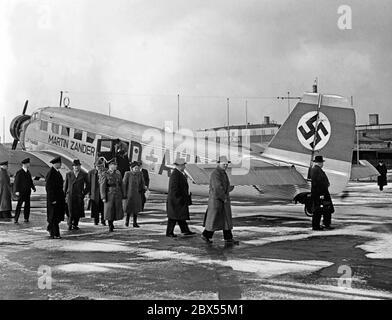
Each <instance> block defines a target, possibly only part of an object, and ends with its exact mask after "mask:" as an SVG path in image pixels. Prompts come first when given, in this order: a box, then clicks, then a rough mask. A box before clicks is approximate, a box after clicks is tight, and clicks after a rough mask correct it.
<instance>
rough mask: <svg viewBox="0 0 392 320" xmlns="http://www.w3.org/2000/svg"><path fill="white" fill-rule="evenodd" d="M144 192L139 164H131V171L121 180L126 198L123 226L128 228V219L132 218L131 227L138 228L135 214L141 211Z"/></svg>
mask: <svg viewBox="0 0 392 320" xmlns="http://www.w3.org/2000/svg"><path fill="white" fill-rule="evenodd" d="M143 191H145V185H144V179H143V176H142V174H141V172H140V167H139V162H136V161H134V162H132V164H131V171H127V172H125V175H124V178H123V195H124V198H126V206H125V212H126V214H127V216H126V218H125V226H127V227H128V226H129V219H130V217H131V215H132V216H133V227H134V228H139V225H138V224H137V214H138V213H139V212H140V211H142V194H143Z"/></svg>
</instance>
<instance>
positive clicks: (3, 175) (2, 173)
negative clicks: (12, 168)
mask: <svg viewBox="0 0 392 320" xmlns="http://www.w3.org/2000/svg"><path fill="white" fill-rule="evenodd" d="M11 211H12V201H11V180H10V176H9V174H8V161H1V162H0V219H5V220H6V221H10V220H11V218H12V215H11Z"/></svg>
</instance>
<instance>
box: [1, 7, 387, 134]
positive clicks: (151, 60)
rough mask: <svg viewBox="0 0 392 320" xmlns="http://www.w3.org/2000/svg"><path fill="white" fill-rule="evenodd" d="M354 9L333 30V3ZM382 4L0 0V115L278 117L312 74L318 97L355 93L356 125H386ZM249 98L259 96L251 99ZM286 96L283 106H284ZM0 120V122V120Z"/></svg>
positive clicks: (147, 120) (207, 120)
mask: <svg viewBox="0 0 392 320" xmlns="http://www.w3.org/2000/svg"><path fill="white" fill-rule="evenodd" d="M342 4H347V5H349V6H350V7H351V9H352V29H351V30H340V29H339V28H338V26H337V21H338V19H339V17H340V15H339V14H338V7H339V6H340V5H342ZM391 31H392V1H390V0H377V1H366V0H358V1H352V0H351V1H346V0H345V1H335V0H322V1H321V0H317V1H314V0H298V1H290V0H279V1H277V0H274V1H268V0H257V1H253V0H241V1H239V0H236V1H231V0H219V1H218V0H209V1H207V0H206V1H196V0H186V1H185V0H159V1H158V0H155V1H152V0H141V1H136V0H134V1H131V0H111V1H103V0H101V1H99V0H91V1H90V0H55V1H53V0H36V1H33V0H29V1H21V0H0V110H1V118H3V116H5V118H6V134H7V140H10V135H9V129H8V126H9V122H10V121H11V120H12V118H13V117H14V116H16V115H17V114H18V113H20V112H21V111H22V107H23V103H24V101H25V100H26V99H29V101H30V104H29V108H28V111H27V112H28V113H29V112H31V111H32V110H33V109H35V108H37V107H42V106H49V105H50V106H57V105H58V103H59V92H60V90H68V91H69V97H70V101H71V104H70V106H71V107H74V108H83V109H87V110H91V111H97V112H102V113H108V105H109V103H110V104H111V111H112V115H113V116H118V117H120V118H125V119H129V120H133V121H137V122H141V123H144V124H149V125H154V126H158V127H162V126H163V123H164V121H165V120H173V121H175V123H176V119H177V94H180V105H181V125H182V126H186V127H189V128H192V129H197V128H206V127H212V126H220V125H224V124H225V123H226V97H230V98H231V99H230V123H232V124H239V123H244V122H245V112H244V111H245V98H241V97H253V98H252V99H251V98H249V99H248V119H249V121H250V122H252V123H256V122H260V121H261V120H262V119H263V116H265V115H269V116H271V118H272V119H274V120H276V121H278V122H280V123H281V122H283V121H284V120H285V118H286V117H287V102H286V101H284V102H282V101H279V100H277V99H270V98H268V97H276V96H282V95H287V91H290V94H291V95H293V96H299V95H302V93H303V92H304V91H310V90H311V87H312V84H313V80H314V78H315V77H318V79H319V89H320V92H322V93H334V94H340V95H344V96H351V95H352V96H354V104H355V107H356V112H357V122H358V123H361V124H363V123H367V121H368V114H369V113H379V114H380V118H381V122H384V123H386V122H389V123H392V112H391V111H390V110H391V109H390V108H391V104H390V101H391V99H392V67H391V66H392V55H391V52H392V36H391ZM255 97H258V99H254V98H255ZM293 105H294V101H292V102H291V107H293ZM0 127H1V128H2V119H1V124H0ZM0 135H2V130H1V131H0Z"/></svg>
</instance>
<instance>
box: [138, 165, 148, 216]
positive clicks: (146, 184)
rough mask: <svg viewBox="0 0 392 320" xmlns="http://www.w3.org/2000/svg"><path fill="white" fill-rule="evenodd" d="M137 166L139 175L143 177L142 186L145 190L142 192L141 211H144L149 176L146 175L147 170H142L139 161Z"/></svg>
mask: <svg viewBox="0 0 392 320" xmlns="http://www.w3.org/2000/svg"><path fill="white" fill-rule="evenodd" d="M139 166H140V168H141V173H142V176H143V180H144V186H145V189H144V191H143V192H142V211H144V205H145V204H146V201H147V198H146V191H147V190H148V188H149V186H150V176H149V175H148V170H147V169H144V168H143V167H142V166H143V163H142V162H141V161H140V162H139Z"/></svg>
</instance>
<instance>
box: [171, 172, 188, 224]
mask: <svg viewBox="0 0 392 320" xmlns="http://www.w3.org/2000/svg"><path fill="white" fill-rule="evenodd" d="M189 204H190V196H189V185H188V180H187V178H186V176H185V175H184V174H183V173H182V172H181V171H180V170H178V169H174V170H173V171H172V174H171V175H170V179H169V190H168V194H167V201H166V211H167V217H168V218H169V219H173V220H189Z"/></svg>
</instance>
